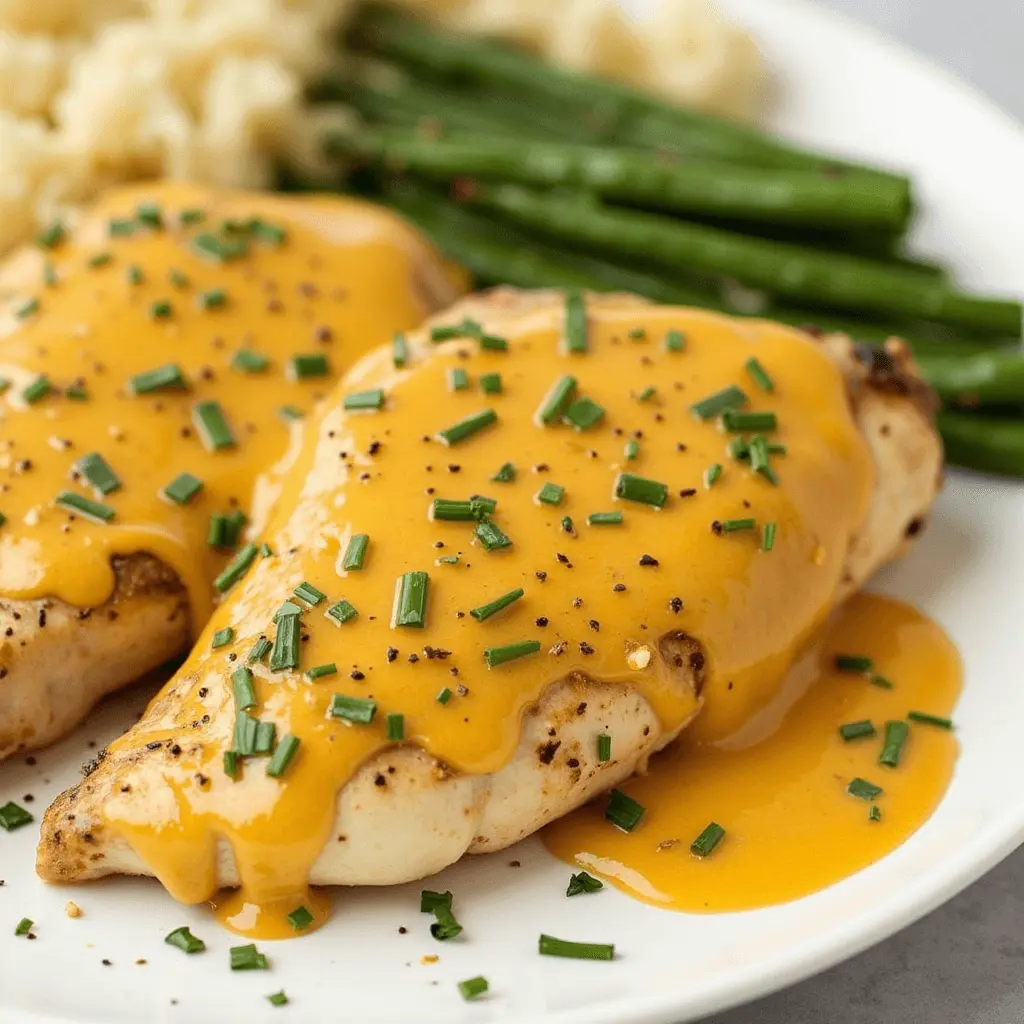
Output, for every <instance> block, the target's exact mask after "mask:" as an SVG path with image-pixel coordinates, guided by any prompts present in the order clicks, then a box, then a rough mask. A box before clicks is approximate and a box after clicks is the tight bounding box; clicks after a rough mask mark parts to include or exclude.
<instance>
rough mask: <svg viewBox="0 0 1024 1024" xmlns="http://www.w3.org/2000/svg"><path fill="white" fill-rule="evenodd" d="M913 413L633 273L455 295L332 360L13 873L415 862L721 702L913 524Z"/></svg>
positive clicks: (477, 840) (271, 869)
mask: <svg viewBox="0 0 1024 1024" xmlns="http://www.w3.org/2000/svg"><path fill="white" fill-rule="evenodd" d="M751 359H755V360H756V362H757V366H758V367H759V368H760V369H761V370H763V371H764V374H765V378H762V377H761V376H760V375H757V377H756V378H755V376H752V371H751V362H750V361H751ZM758 381H760V383H758ZM346 407H347V408H346ZM736 413H742V414H743V415H741V416H739V417H738V418H737V417H736V416H735V414H736ZM750 414H752V415H753V417H754V418H753V419H749V418H746V417H747V416H748V415H750ZM931 417H932V405H931V397H930V395H929V392H928V391H927V389H926V388H925V387H924V385H923V384H922V383H921V382H920V380H919V378H918V377H917V375H916V373H915V370H914V367H913V365H912V363H911V362H910V360H909V358H908V356H907V354H906V353H905V351H904V350H903V349H902V348H901V347H900V346H899V345H898V344H896V345H893V346H892V347H891V350H890V351H888V352H884V353H882V352H879V353H875V354H874V355H868V356H867V357H865V356H864V355H862V354H861V353H860V352H859V351H858V350H857V349H856V347H855V346H854V345H853V344H851V342H850V341H848V340H847V339H845V338H841V337H829V338H824V339H813V338H811V337H810V336H808V335H804V334H802V333H800V332H796V331H793V330H790V329H788V328H782V327H779V326H777V325H773V324H767V323H762V322H753V321H736V320H732V319H729V318H726V317H721V316H718V315H716V314H711V313H707V312H703V311H697V310H686V309H671V308H664V307H658V306H654V305H650V304H648V303H645V302H643V301H641V300H638V299H636V298H633V297H629V296H602V297H598V296H592V297H589V298H588V299H587V301H586V306H585V308H584V307H581V306H579V305H577V304H576V303H575V302H574V300H571V299H570V300H568V301H567V300H566V299H565V297H563V296H561V295H558V294H553V293H547V292H534V293H529V292H527V293H523V292H517V291H514V290H510V289H501V290H497V291H494V292H491V293H488V294H484V295H482V296H475V297H471V298H469V299H466V300H464V301H462V302H460V303H458V304H456V305H455V306H454V307H453V308H451V309H450V310H448V311H447V312H446V313H444V314H443V315H441V316H439V317H438V318H436V319H435V320H434V321H433V322H432V323H431V324H429V325H428V327H427V328H425V329H424V330H423V331H422V332H420V333H419V334H418V335H416V336H415V337H410V338H409V344H408V350H404V349H403V350H397V349H396V350H395V351H394V352H392V351H390V350H387V349H384V350H379V351H377V352H375V353H373V354H371V355H370V356H368V357H367V358H366V359H365V360H363V361H362V362H361V363H360V364H359V365H358V366H357V367H355V368H354V369H353V370H352V371H351V372H350V374H349V375H348V377H347V378H346V379H345V381H344V382H343V383H342V385H341V387H340V389H339V391H338V393H337V394H336V395H335V396H334V397H333V398H332V400H331V402H330V403H329V411H328V412H327V413H326V414H325V416H324V418H323V420H322V422H321V423H320V425H319V428H318V431H317V432H316V434H315V435H314V436H311V437H310V438H309V439H308V441H307V445H306V448H305V449H304V451H303V453H302V455H301V456H300V458H299V459H298V460H297V462H296V464H295V466H294V467H293V470H292V475H291V476H290V477H289V479H288V481H287V482H286V485H285V488H284V490H285V497H284V498H282V501H281V502H280V503H279V505H278V507H277V509H276V512H275V515H274V516H272V517H271V521H270V523H269V524H268V530H267V538H268V540H269V542H270V544H271V547H272V548H273V549H274V550H275V552H279V554H278V555H277V556H276V557H274V558H268V559H264V560H262V561H261V562H259V563H258V564H257V565H255V566H254V567H252V568H251V569H250V570H249V573H248V575H247V576H246V577H245V578H244V579H243V580H241V581H240V582H239V583H238V584H237V585H236V587H235V589H234V590H233V591H232V592H231V594H230V595H229V597H228V599H227V601H226V602H225V604H224V605H222V606H221V608H220V609H219V610H218V611H217V613H216V614H215V616H214V619H213V621H212V622H211V623H210V625H209V626H208V628H207V631H206V633H205V634H204V635H203V637H202V638H201V639H200V641H199V644H198V646H197V648H196V650H195V651H194V652H193V655H192V656H191V658H190V659H189V661H188V662H187V663H186V664H185V665H184V666H183V668H182V669H181V670H180V671H179V673H178V674H177V675H176V676H175V678H174V679H172V680H171V681H170V682H169V683H168V684H167V686H166V687H165V689H164V691H163V692H162V693H161V694H160V695H159V696H158V697H157V698H156V699H155V700H154V701H153V703H152V704H151V706H150V708H149V709H148V711H147V712H146V714H145V716H144V717H143V719H142V720H141V721H140V722H139V723H138V724H137V725H136V726H135V727H134V728H133V729H131V730H130V731H129V732H128V733H127V734H126V735H125V736H124V737H122V738H120V739H118V740H117V741H116V742H115V743H114V744H113V745H112V746H111V747H110V748H109V750H107V751H106V752H105V753H104V754H103V755H102V756H101V757H100V758H98V759H97V760H96V761H95V762H94V763H92V764H90V765H89V766H88V767H87V770H86V777H85V779H84V780H83V781H82V782H80V783H78V784H77V785H75V786H74V787H72V788H71V789H69V790H67V791H66V792H65V793H64V794H62V795H61V796H60V797H59V798H58V799H57V800H56V802H55V803H54V804H53V806H52V807H51V808H50V809H49V811H48V812H47V814H46V817H45V820H44V822H43V826H42V838H41V842H40V846H39V853H38V865H37V866H38V872H39V874H40V875H41V876H42V877H43V878H44V879H47V880H51V881H79V880H84V879H90V878H97V877H100V876H103V875H109V874H114V873H130V874H155V875H156V876H157V877H158V878H160V880H161V881H162V882H163V884H164V885H165V886H167V888H168V889H169V890H170V892H171V893H172V894H173V895H175V896H176V897H177V898H179V899H182V900H185V901H198V900H202V899H206V898H209V897H210V896H211V894H213V893H214V892H215V891H216V890H217V889H218V888H220V887H224V886H228V887H232V886H241V887H242V889H241V895H240V896H238V897H236V898H235V900H233V901H232V900H229V901H228V903H227V904H226V907H224V908H222V913H223V915H224V917H225V919H226V920H228V921H229V922H230V923H231V924H232V925H233V926H234V927H236V928H238V929H240V930H247V929H248V930H252V928H253V922H252V918H251V915H250V917H249V918H245V916H244V915H242V914H240V912H239V908H240V907H242V906H243V905H245V904H248V905H249V907H250V909H251V907H252V906H256V907H258V908H259V909H260V922H261V927H262V926H266V929H265V931H264V932H263V933H264V934H282V935H283V934H288V933H289V932H290V929H289V928H288V927H287V925H286V924H285V923H284V915H285V913H286V912H287V910H290V909H292V908H293V907H294V906H295V905H296V904H297V903H299V902H305V903H306V905H307V906H312V905H313V902H311V900H313V897H312V896H311V894H310V893H308V892H307V891H306V889H305V887H306V885H307V883H310V884H312V885H314V886H317V885H328V884H343V885H381V884H389V883H398V882H404V881H408V880H411V879H416V878H420V877H423V876H425V875H429V874H431V873H432V872H435V871H437V870H438V869H440V868H442V867H444V866H445V865H447V864H450V863H452V862H453V861H455V860H456V859H458V858H459V857H461V856H462V855H463V854H465V853H482V852H488V851H493V850H499V849H501V848H503V847H505V846H508V845H509V844H511V843H514V842H516V841H517V840H519V839H521V838H523V837H524V836H526V835H529V834H530V833H531V832H533V831H534V830H536V829H537V828H539V827H540V826H542V825H543V824H545V823H546V822H549V821H551V820H552V819H554V818H557V817H558V816H560V815H563V814H565V813H566V812H567V811H569V810H570V809H572V808H574V807H576V806H578V805H579V804H581V803H582V802H583V801H585V800H587V799H588V798H590V797H592V796H594V795H595V794H597V793H599V792H600V791H602V790H606V789H608V788H610V787H612V786H614V785H615V784H616V783H618V782H619V781H621V780H622V779H624V778H625V777H627V776H628V775H630V774H631V773H633V772H636V771H638V770H642V769H643V768H644V765H645V763H646V760H647V759H648V757H649V756H650V755H651V754H652V753H653V752H654V751H656V750H658V749H659V748H661V747H663V746H665V745H666V744H667V743H669V742H671V741H672V740H673V739H674V738H675V737H676V736H677V735H678V734H679V733H680V731H681V730H682V729H684V728H685V727H687V726H688V725H690V723H691V722H693V723H694V724H693V725H692V726H691V728H694V729H696V730H702V731H703V734H704V735H713V736H724V735H728V734H729V733H730V732H732V731H735V730H736V729H738V728H740V727H741V726H742V724H743V722H745V721H746V720H747V719H748V718H749V717H750V716H751V715H752V714H753V713H754V712H756V711H757V710H758V709H759V708H760V707H762V706H763V705H764V704H765V703H766V702H767V701H769V700H770V699H771V697H772V696H773V695H774V694H775V693H776V692H777V690H778V688H779V686H780V681H781V679H782V678H783V677H784V675H785V673H786V671H787V669H788V667H789V666H790V664H791V662H792V660H793V658H794V657H795V656H796V654H797V652H798V651H799V650H800V648H801V646H802V645H804V644H805V643H806V641H807V639H808V638H809V637H810V636H811V634H812V633H813V631H814V630H815V629H816V628H817V627H818V626H819V625H820V624H821V622H822V621H823V620H824V618H825V617H826V616H827V614H828V613H829V611H830V610H831V609H832V608H833V607H834V606H835V605H836V604H837V603H838V602H839V601H841V600H842V599H843V598H844V596H846V595H848V594H850V593H851V592H853V591H854V590H855V589H856V588H858V587H859V586H860V585H861V584H863V582H864V581H865V580H866V579H867V577H868V576H869V575H870V574H871V573H872V572H873V571H874V570H875V569H876V568H877V567H878V566H880V565H881V564H882V563H884V562H885V561H887V560H888V559H890V558H892V557H895V556H896V555H898V554H900V553H901V552H902V551H903V549H904V548H905V547H906V545H907V544H909V543H910V542H911V541H912V539H913V538H914V537H916V536H917V535H919V533H920V531H921V527H922V525H923V524H924V522H925V520H926V517H927V515H928V511H929V506H930V504H931V502H932V500H933V498H934V496H935V494H936V491H937V489H938V487H939V484H940V480H941V467H942V452H941V445H940V442H939V441H938V439H937V436H936V434H935V431H934V429H933V426H932V420H931ZM723 431H725V432H724V433H723ZM737 440H738V441H739V442H740V443H738V444H737V443H736V442H737ZM752 448H753V454H752ZM769 526H771V530H768V529H767V528H768V527H769ZM768 533H771V534H772V541H771V542H769V541H768V540H767V539H766V536H767V534H768ZM360 538H365V539H360ZM520 591H522V593H519V592H520ZM227 628H231V629H232V630H233V634H232V636H233V640H232V643H231V644H229V645H228V646H227V647H225V648H223V649H221V648H218V649H217V650H211V643H212V636H213V633H214V631H216V630H224V629H227ZM290 637H291V639H290ZM250 718H251V719H252V720H253V723H254V724H250V722H249V719H250ZM270 723H273V727H274V729H273V730H271V726H270ZM271 731H274V735H273V736H271V735H270V732H271ZM247 732H248V735H247ZM257 734H259V735H257ZM260 736H262V737H263V738H262V740H261V739H260V738H259V737H260ZM254 737H255V739H254ZM288 737H294V738H295V739H294V740H290V739H288ZM600 737H607V739H606V740H603V741H602V740H600V739H599V738H600ZM296 740H297V741H298V743H297V745H296V743H295V741H296ZM609 747H610V750H609V749H608V748H609ZM256 748H262V750H264V751H266V752H267V753H268V754H269V752H270V751H271V749H273V751H274V754H273V757H272V758H271V759H270V760H269V761H268V759H267V757H265V756H260V755H259V754H257V753H255V752H254V751H255V749H256ZM288 748H292V749H291V751H290V755H291V756H289V752H288ZM225 755H226V756H225ZM282 766H283V767H282ZM279 926H280V927H279Z"/></svg>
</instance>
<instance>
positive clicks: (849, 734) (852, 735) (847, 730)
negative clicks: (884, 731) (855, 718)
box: [839, 718, 875, 743]
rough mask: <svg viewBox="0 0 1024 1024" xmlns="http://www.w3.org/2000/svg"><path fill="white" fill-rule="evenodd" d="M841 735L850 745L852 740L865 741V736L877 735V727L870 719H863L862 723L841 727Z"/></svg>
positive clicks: (849, 723)
mask: <svg viewBox="0 0 1024 1024" xmlns="http://www.w3.org/2000/svg"><path fill="white" fill-rule="evenodd" d="M839 735H840V736H842V738H843V739H844V740H845V741H846V742H847V743H849V742H850V740H859V739H863V738H864V737H865V736H874V735H875V726H874V723H872V722H871V720H870V719H867V718H865V719H863V720H862V721H860V722H847V723H846V724H845V725H841V726H839Z"/></svg>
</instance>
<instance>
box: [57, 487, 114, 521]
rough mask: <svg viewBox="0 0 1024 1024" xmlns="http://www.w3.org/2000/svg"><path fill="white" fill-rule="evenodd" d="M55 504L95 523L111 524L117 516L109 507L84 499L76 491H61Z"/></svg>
mask: <svg viewBox="0 0 1024 1024" xmlns="http://www.w3.org/2000/svg"><path fill="white" fill-rule="evenodd" d="M54 502H55V504H57V505H59V506H60V507H61V508H63V509H65V510H66V511H68V512H73V513H74V514H75V515H79V516H82V518H83V519H88V520H89V521H90V522H93V523H100V524H105V523H109V522H110V521H111V520H112V519H113V518H114V516H115V512H114V510H113V509H112V508H111V507H110V506H109V505H104V504H103V503H102V502H99V501H92V500H91V499H89V498H83V497H82V495H81V494H75V492H74V491H61V492H60V493H59V494H58V495H57V497H56V498H55V499H54Z"/></svg>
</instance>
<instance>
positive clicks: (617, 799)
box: [604, 789, 645, 832]
mask: <svg viewBox="0 0 1024 1024" xmlns="http://www.w3.org/2000/svg"><path fill="white" fill-rule="evenodd" d="M644 811H645V808H644V805H643V804H639V803H637V802H636V801H635V800H634V799H633V798H632V797H631V796H627V795H626V794H625V793H623V792H622V790H621V789H613V790H612V791H611V793H609V794H608V806H607V807H606V808H605V811H604V817H605V820H606V821H610V822H611V823H612V824H613V825H614V826H615V827H616V828H619V829H622V831H623V832H632V831H633V829H635V828H636V827H637V825H639V824H640V819H641V818H642V817H643V816H644Z"/></svg>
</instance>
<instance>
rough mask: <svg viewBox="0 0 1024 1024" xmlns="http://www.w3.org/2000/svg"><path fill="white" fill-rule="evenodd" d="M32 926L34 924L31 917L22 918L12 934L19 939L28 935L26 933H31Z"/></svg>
mask: <svg viewBox="0 0 1024 1024" xmlns="http://www.w3.org/2000/svg"><path fill="white" fill-rule="evenodd" d="M34 924H35V921H33V920H32V918H31V917H23V918H22V919H21V920H20V921H19V922H18V923H17V924H16V925H15V926H14V934H15V935H17V936H19V937H20V936H22V935H28V933H29V932H30V931H32V926H33V925H34Z"/></svg>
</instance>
